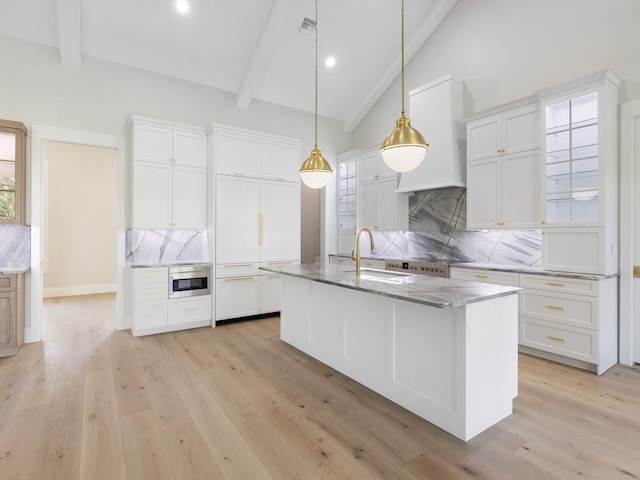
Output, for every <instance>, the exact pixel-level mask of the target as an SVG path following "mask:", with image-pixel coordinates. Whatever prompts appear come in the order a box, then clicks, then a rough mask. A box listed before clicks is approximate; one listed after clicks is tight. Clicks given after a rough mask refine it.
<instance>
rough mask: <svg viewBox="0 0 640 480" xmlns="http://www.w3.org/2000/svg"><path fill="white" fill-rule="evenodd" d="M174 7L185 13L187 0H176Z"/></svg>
mask: <svg viewBox="0 0 640 480" xmlns="http://www.w3.org/2000/svg"><path fill="white" fill-rule="evenodd" d="M176 9H177V10H178V11H179V12H180V13H187V12H188V11H189V2H187V0H178V1H177V2H176Z"/></svg>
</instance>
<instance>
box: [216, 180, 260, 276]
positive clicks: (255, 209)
mask: <svg viewBox="0 0 640 480" xmlns="http://www.w3.org/2000/svg"><path fill="white" fill-rule="evenodd" d="M216 206H217V208H216V263H217V264H224V263H247V262H249V263H250V262H259V261H260V238H259V237H260V235H259V233H260V228H259V227H260V217H259V212H260V180H258V179H255V178H242V177H228V176H225V175H218V176H217V180H216Z"/></svg>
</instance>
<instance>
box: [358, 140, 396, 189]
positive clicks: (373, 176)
mask: <svg viewBox="0 0 640 480" xmlns="http://www.w3.org/2000/svg"><path fill="white" fill-rule="evenodd" d="M387 177H393V178H395V179H397V178H398V174H397V172H395V171H393V170H391V169H390V168H389V167H388V166H387V164H386V163H384V160H383V159H382V155H381V154H380V150H379V148H371V149H368V150H363V151H362V153H361V155H360V159H359V160H358V180H359V181H360V182H367V181H369V180H377V179H379V178H387Z"/></svg>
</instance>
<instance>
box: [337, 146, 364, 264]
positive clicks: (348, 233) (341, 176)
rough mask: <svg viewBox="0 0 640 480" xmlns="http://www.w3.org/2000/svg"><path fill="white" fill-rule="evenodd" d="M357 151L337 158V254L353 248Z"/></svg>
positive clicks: (355, 213) (355, 219)
mask: <svg viewBox="0 0 640 480" xmlns="http://www.w3.org/2000/svg"><path fill="white" fill-rule="evenodd" d="M358 156H359V152H358V151H357V150H354V151H351V152H347V153H344V154H342V155H339V156H338V178H337V182H338V188H337V194H338V199H337V200H338V253H348V252H350V251H351V249H352V248H353V241H354V236H355V233H356V225H357V221H358V219H357V212H358V204H357V199H356V198H357V197H356V195H357V192H356V185H357V183H356V182H357V179H356V168H357V164H356V162H357V159H358Z"/></svg>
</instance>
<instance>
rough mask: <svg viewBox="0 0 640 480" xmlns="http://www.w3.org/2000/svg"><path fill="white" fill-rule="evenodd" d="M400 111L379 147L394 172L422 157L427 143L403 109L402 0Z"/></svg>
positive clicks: (417, 163) (408, 168)
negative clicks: (394, 124) (393, 125)
mask: <svg viewBox="0 0 640 480" xmlns="http://www.w3.org/2000/svg"><path fill="white" fill-rule="evenodd" d="M401 20H402V60H401V61H402V77H401V83H402V112H401V115H400V118H399V119H398V120H397V121H396V126H395V128H394V129H393V130H392V131H391V133H390V134H389V135H388V136H387V138H386V139H385V140H384V143H383V144H382V147H380V153H381V154H382V159H383V160H384V162H385V163H386V164H387V165H388V167H389V168H390V169H392V170H395V171H396V172H409V171H411V170H413V169H414V168H416V167H417V166H418V165H420V163H422V160H423V159H424V156H425V154H426V153H427V150H428V149H429V144H428V143H427V142H426V141H425V140H424V137H423V136H422V135H421V134H420V132H419V131H418V130H416V129H415V128H413V127H412V126H411V122H410V121H409V118H408V117H406V116H405V110H404V0H402V11H401Z"/></svg>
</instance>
